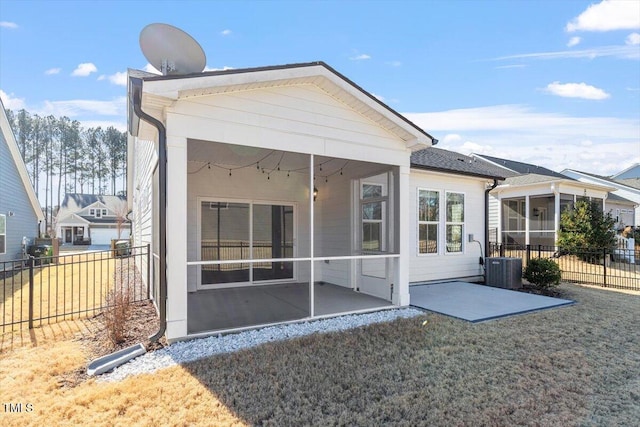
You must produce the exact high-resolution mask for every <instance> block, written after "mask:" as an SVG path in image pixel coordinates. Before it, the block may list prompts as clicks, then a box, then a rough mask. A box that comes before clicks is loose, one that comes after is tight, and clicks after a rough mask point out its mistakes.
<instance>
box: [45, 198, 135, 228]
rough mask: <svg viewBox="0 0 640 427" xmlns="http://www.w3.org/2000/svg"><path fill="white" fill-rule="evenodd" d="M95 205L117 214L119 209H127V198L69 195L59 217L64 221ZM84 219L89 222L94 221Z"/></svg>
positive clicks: (59, 212) (61, 205)
mask: <svg viewBox="0 0 640 427" xmlns="http://www.w3.org/2000/svg"><path fill="white" fill-rule="evenodd" d="M94 203H101V204H102V205H104V206H105V207H106V208H107V209H109V210H110V211H112V212H115V213H117V212H118V210H119V209H121V208H126V206H127V198H126V197H124V196H111V195H102V194H80V193H67V194H65V195H64V199H63V200H62V203H61V204H60V210H59V211H58V215H57V217H58V218H60V219H64V218H66V217H67V216H69V215H71V214H73V213H76V212H79V211H81V210H82V209H85V208H86V207H88V206H91V205H93V204H94ZM78 216H79V217H81V218H84V219H85V220H87V221H93V220H92V219H91V220H90V219H88V218H85V217H83V216H80V215H78Z"/></svg>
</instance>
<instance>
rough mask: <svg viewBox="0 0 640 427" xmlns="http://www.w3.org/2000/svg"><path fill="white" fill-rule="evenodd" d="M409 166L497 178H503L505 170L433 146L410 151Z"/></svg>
mask: <svg viewBox="0 0 640 427" xmlns="http://www.w3.org/2000/svg"><path fill="white" fill-rule="evenodd" d="M411 167H412V168H415V169H425V170H432V171H436V172H445V173H454V174H457V175H468V176H477V177H481V178H489V179H497V180H503V179H505V172H506V171H505V170H504V169H502V168H499V167H496V166H493V165H491V164H488V163H486V162H481V161H477V160H476V159H474V158H473V157H469V156H465V155H464V154H460V153H456V152H454V151H448V150H444V149H442V148H435V147H429V148H425V149H423V150H420V151H415V152H413V153H411Z"/></svg>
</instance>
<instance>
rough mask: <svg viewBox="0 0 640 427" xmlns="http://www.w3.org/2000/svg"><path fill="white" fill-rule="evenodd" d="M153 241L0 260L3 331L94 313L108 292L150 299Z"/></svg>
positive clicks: (104, 304) (134, 299) (104, 305)
mask: <svg viewBox="0 0 640 427" xmlns="http://www.w3.org/2000/svg"><path fill="white" fill-rule="evenodd" d="M149 254H150V250H149V246H148V245H147V246H140V247H134V248H126V249H122V248H120V249H113V250H107V251H96V252H77V253H74V254H67V255H65V254H61V255H59V256H48V257H39V258H34V257H29V258H26V259H21V260H15V261H6V262H0V327H1V331H2V332H6V331H11V330H19V329H23V328H26V327H28V328H29V329H32V328H33V327H34V326H40V325H42V324H43V323H54V322H57V321H60V320H70V319H77V318H81V317H89V316H93V315H95V314H97V313H99V312H101V311H102V310H104V309H105V308H107V307H108V302H107V300H108V299H107V295H108V294H109V292H111V291H114V290H120V291H126V292H127V293H128V295H129V298H130V301H131V302H138V301H144V300H147V299H149V284H150V265H151V264H150V262H149Z"/></svg>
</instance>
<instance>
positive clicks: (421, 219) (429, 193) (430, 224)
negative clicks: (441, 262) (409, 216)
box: [418, 189, 440, 254]
mask: <svg viewBox="0 0 640 427" xmlns="http://www.w3.org/2000/svg"><path fill="white" fill-rule="evenodd" d="M439 222H440V192H439V191H434V190H422V189H418V253H419V254H437V253H438V226H439Z"/></svg>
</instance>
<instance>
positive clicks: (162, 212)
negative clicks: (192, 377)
mask: <svg viewBox="0 0 640 427" xmlns="http://www.w3.org/2000/svg"><path fill="white" fill-rule="evenodd" d="M129 81H130V83H131V90H132V95H133V97H132V99H130V100H129V101H130V103H132V105H133V110H134V112H135V114H136V116H137V117H138V118H139V119H141V120H144V121H146V122H147V123H149V124H150V125H151V126H154V127H155V128H156V129H157V130H158V181H159V183H158V186H159V187H160V188H159V189H158V190H159V191H158V198H159V206H158V216H159V217H160V224H159V227H158V228H159V229H158V235H159V238H160V254H159V256H160V260H159V263H160V271H159V273H160V277H159V279H160V280H159V281H160V296H159V299H160V301H158V303H159V305H160V307H158V308H159V311H160V326H159V329H158V331H157V332H156V333H155V334H153V335H152V336H150V337H149V340H150V341H151V342H152V343H155V342H157V341H158V340H159V339H160V338H161V337H162V336H163V335H164V333H165V331H166V329H167V131H166V129H165V127H164V125H163V124H162V122H160V121H159V120H157V119H156V118H155V117H152V116H150V115H149V114H147V113H145V112H144V111H142V79H139V78H130V79H129Z"/></svg>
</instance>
